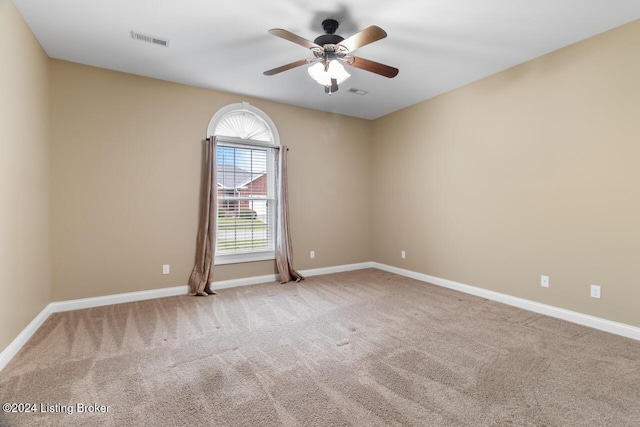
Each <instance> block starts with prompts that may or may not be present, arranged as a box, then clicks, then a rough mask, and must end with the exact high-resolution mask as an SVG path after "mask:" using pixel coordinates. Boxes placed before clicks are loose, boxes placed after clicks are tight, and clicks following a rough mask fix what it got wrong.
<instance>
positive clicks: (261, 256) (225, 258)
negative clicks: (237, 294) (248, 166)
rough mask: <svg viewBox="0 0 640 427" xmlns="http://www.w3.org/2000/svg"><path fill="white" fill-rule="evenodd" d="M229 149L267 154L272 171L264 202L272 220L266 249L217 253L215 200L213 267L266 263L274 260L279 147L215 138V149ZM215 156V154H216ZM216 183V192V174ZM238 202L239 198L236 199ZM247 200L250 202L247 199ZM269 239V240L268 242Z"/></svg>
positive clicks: (245, 140)
mask: <svg viewBox="0 0 640 427" xmlns="http://www.w3.org/2000/svg"><path fill="white" fill-rule="evenodd" d="M221 146H222V147H230V148H241V149H242V148H249V149H256V148H257V149H264V150H265V151H266V153H267V162H269V163H271V164H272V166H271V169H272V171H273V173H272V175H273V176H271V177H268V184H267V195H269V192H271V195H270V197H266V198H265V199H264V200H267V202H268V201H271V202H272V203H271V206H270V207H269V211H270V215H271V218H272V221H271V222H267V246H268V248H267V249H265V250H249V251H245V252H233V253H220V252H218V223H219V221H218V205H219V202H220V199H217V203H216V206H215V208H216V212H215V215H216V216H215V218H216V221H215V224H216V233H215V235H216V241H215V242H213V243H214V248H215V258H214V264H215V265H224V264H237V263H243V262H253V261H267V260H274V259H275V258H276V251H275V246H276V241H275V240H276V224H277V214H278V209H277V203H278V194H277V188H276V183H277V173H278V172H277V162H276V150H278V148H279V147H277V146H274V145H273V144H270V143H263V142H261V141H255V140H247V139H241V138H233V137H228V136H217V137H216V149H217V148H218V147H221ZM216 154H217V153H216ZM217 166H218V164H217V157H216V170H217ZM215 179H216V182H215V183H214V186H215V187H216V191H218V190H217V189H218V185H217V174H216V178H215ZM238 200H240V198H239V199H238ZM247 200H250V199H249V198H247ZM269 239H270V240H269Z"/></svg>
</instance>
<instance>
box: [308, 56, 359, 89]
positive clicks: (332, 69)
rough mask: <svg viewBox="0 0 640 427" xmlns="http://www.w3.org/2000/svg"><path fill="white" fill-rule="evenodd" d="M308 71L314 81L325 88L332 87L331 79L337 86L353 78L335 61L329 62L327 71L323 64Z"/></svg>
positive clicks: (316, 64)
mask: <svg viewBox="0 0 640 427" xmlns="http://www.w3.org/2000/svg"><path fill="white" fill-rule="evenodd" d="M307 71H308V72H309V75H310V76H311V78H312V79H313V80H315V81H316V82H318V83H319V84H321V85H323V86H329V85H331V79H335V80H336V82H337V84H340V83H342V82H344V81H345V80H347V79H348V78H349V77H351V74H349V73H348V72H347V70H345V69H344V67H343V66H342V64H341V63H340V62H338V61H336V60H335V59H334V60H332V61H330V62H329V66H328V67H327V70H326V71H325V69H324V64H323V63H322V62H317V63H315V64H313V65H312V66H311V67H309V69H308V70H307Z"/></svg>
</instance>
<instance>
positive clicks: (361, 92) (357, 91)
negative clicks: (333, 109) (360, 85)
mask: <svg viewBox="0 0 640 427" xmlns="http://www.w3.org/2000/svg"><path fill="white" fill-rule="evenodd" d="M347 92H351V93H355V94H356V95H366V94H368V93H369V92H367V91H366V90H362V89H356V88H353V87H352V88H351V89H349V90H347Z"/></svg>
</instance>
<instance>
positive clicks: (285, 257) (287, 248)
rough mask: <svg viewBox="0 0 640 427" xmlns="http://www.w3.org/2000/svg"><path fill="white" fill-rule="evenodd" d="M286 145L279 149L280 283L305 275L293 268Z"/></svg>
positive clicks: (278, 243)
mask: <svg viewBox="0 0 640 427" xmlns="http://www.w3.org/2000/svg"><path fill="white" fill-rule="evenodd" d="M288 151H289V149H288V148H287V146H286V145H281V146H280V150H278V172H279V173H278V233H277V235H276V265H277V267H278V273H279V274H280V283H287V282H289V281H291V280H295V281H296V282H299V281H300V280H303V279H304V277H303V276H302V275H301V274H300V273H298V272H297V271H296V270H295V269H294V268H293V249H292V247H291V234H290V232H289V192H288V190H287V152H288Z"/></svg>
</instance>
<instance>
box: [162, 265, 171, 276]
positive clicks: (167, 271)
mask: <svg viewBox="0 0 640 427" xmlns="http://www.w3.org/2000/svg"><path fill="white" fill-rule="evenodd" d="M170 271H171V270H170V268H169V264H163V265H162V274H169V272H170Z"/></svg>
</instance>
